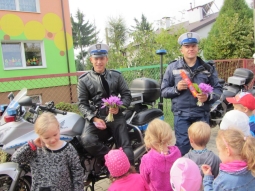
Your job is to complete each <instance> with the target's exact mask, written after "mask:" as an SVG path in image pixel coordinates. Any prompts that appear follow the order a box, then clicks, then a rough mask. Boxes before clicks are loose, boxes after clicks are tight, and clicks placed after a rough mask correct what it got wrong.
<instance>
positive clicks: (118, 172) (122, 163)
mask: <svg viewBox="0 0 255 191" xmlns="http://www.w3.org/2000/svg"><path fill="white" fill-rule="evenodd" d="M104 158H105V165H106V166H107V168H108V170H109V172H110V174H111V176H113V177H119V176H122V175H123V174H125V173H127V172H128V170H129V168H130V163H129V160H128V158H127V155H126V154H125V153H124V152H123V150H122V148H120V149H114V150H111V151H110V152H109V153H108V154H106V155H105V156H104Z"/></svg>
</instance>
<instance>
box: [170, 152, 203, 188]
mask: <svg viewBox="0 0 255 191" xmlns="http://www.w3.org/2000/svg"><path fill="white" fill-rule="evenodd" d="M170 183H171V186H172V188H173V190H174V191H199V190H200V189H201V187H202V177H201V174H200V170H199V168H198V166H197V164H196V163H194V162H193V161H192V160H190V159H188V158H184V157H183V158H179V159H177V160H176V161H175V162H174V164H173V166H172V168H171V171H170Z"/></svg>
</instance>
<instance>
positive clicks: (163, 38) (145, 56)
mask: <svg viewBox="0 0 255 191" xmlns="http://www.w3.org/2000/svg"><path fill="white" fill-rule="evenodd" d="M184 32H186V30H185V29H184V28H183V27H180V28H175V29H169V30H164V29H162V30H161V31H160V33H159V34H156V33H155V32H151V31H135V32H133V33H131V37H132V39H133V42H132V43H130V44H129V46H128V48H127V50H126V52H127V56H128V64H129V66H130V67H131V66H132V67H136V66H146V65H154V64H159V60H160V58H159V56H158V55H157V54H156V50H158V49H160V48H162V49H165V50H166V51H167V54H166V55H164V63H168V62H169V61H171V60H174V59H176V58H178V56H180V55H181V53H180V45H179V44H178V42H177V39H178V37H179V36H180V35H181V34H182V33H184Z"/></svg>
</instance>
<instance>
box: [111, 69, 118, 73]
mask: <svg viewBox="0 0 255 191" xmlns="http://www.w3.org/2000/svg"><path fill="white" fill-rule="evenodd" d="M110 71H112V72H117V73H119V74H121V72H119V71H117V70H113V69H110Z"/></svg>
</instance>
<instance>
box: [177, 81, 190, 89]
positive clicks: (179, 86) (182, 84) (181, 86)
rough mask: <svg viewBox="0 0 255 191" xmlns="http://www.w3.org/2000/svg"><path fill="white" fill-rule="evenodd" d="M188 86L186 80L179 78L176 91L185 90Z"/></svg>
mask: <svg viewBox="0 0 255 191" xmlns="http://www.w3.org/2000/svg"><path fill="white" fill-rule="evenodd" d="M187 88H188V84H187V82H186V81H184V80H181V81H179V82H178V84H177V90H178V91H182V90H186V89H187Z"/></svg>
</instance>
